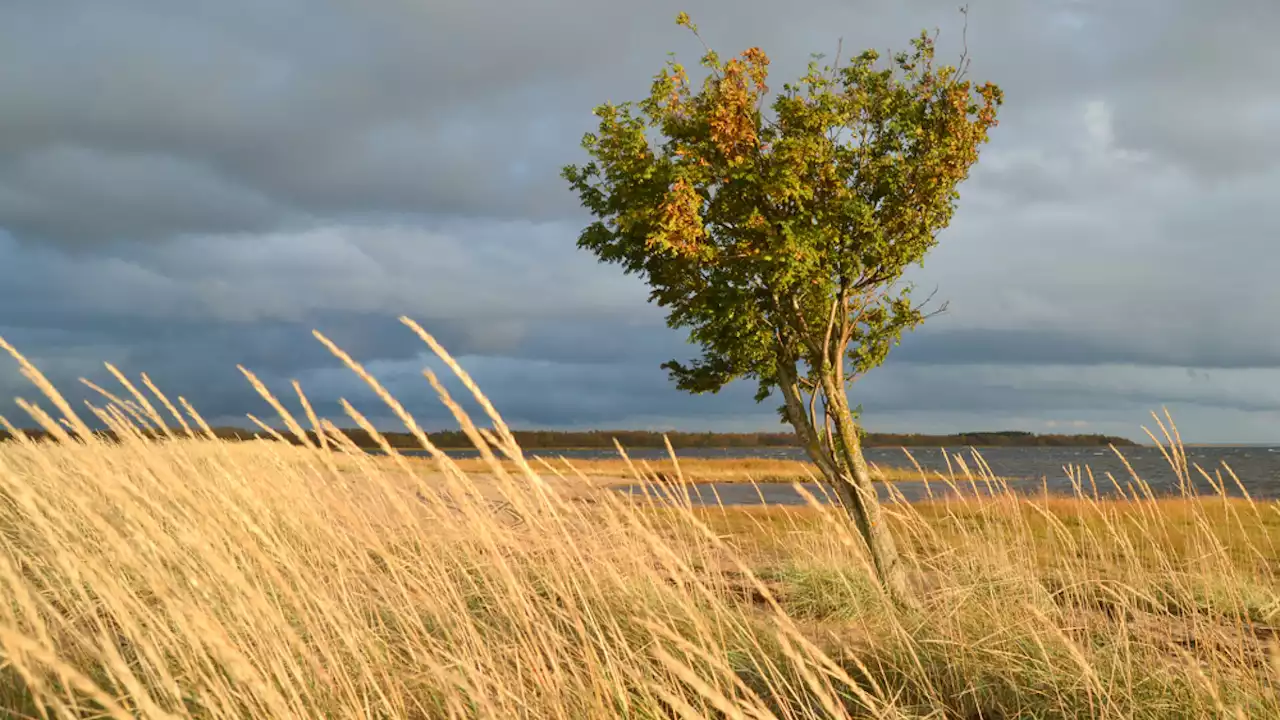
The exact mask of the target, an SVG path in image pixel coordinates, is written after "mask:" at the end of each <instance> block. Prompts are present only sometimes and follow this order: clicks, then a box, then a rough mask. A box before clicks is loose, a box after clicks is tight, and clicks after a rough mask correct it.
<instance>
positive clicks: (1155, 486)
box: [450, 447, 1280, 505]
mask: <svg viewBox="0 0 1280 720" xmlns="http://www.w3.org/2000/svg"><path fill="white" fill-rule="evenodd" d="M978 452H979V453H980V455H981V456H982V459H983V460H984V461H985V462H986V464H987V465H988V466H990V468H991V472H992V473H994V474H995V475H997V476H1000V477H1003V478H1008V479H1009V481H1010V482H1009V486H1010V488H1011V489H1013V490H1015V491H1018V492H1041V491H1042V489H1043V488H1045V487H1047V488H1048V490H1049V492H1051V493H1071V492H1073V487H1072V483H1071V481H1070V479H1069V476H1068V474H1067V471H1066V470H1065V469H1064V468H1066V467H1069V466H1070V467H1077V468H1081V470H1083V468H1084V467H1086V466H1087V467H1088V468H1090V469H1091V470H1092V471H1093V476H1094V481H1095V482H1096V484H1097V490H1098V494H1099V495H1106V496H1114V495H1115V494H1116V490H1115V486H1114V485H1113V484H1112V482H1111V480H1110V479H1108V474H1110V476H1111V477H1114V478H1115V480H1116V481H1117V482H1118V483H1119V484H1120V485H1121V486H1122V487H1123V486H1125V485H1126V483H1127V482H1129V481H1130V480H1131V478H1132V474H1131V473H1130V472H1129V471H1128V470H1127V469H1126V468H1125V466H1124V463H1123V462H1122V461H1121V460H1120V458H1118V457H1117V456H1116V454H1115V453H1114V452H1113V451H1112V450H1111V449H1110V448H1105V447H1001V448H983V449H981V450H979V451H978ZM1121 452H1122V453H1123V454H1124V458H1125V460H1126V461H1128V463H1129V465H1130V466H1131V467H1132V468H1133V471H1134V472H1135V473H1136V474H1137V475H1138V476H1139V477H1141V478H1142V479H1143V480H1144V481H1145V482H1146V483H1147V484H1148V485H1150V486H1151V489H1152V491H1153V492H1154V493H1155V494H1157V495H1176V494H1178V492H1179V489H1178V481H1177V476H1176V475H1175V474H1174V472H1173V469H1172V468H1171V467H1170V465H1169V463H1168V461H1167V460H1165V458H1164V455H1163V454H1162V452H1161V450H1160V448H1156V447H1131V448H1122V449H1121ZM450 454H456V455H457V456H459V457H463V456H468V455H470V456H474V455H475V452H474V451H470V452H466V451H461V452H457V453H453V452H451V453H450ZM527 454H529V455H542V456H544V457H547V458H548V459H550V458H555V457H565V458H568V459H570V460H573V459H584V460H590V459H604V458H616V457H617V453H616V452H613V451H607V450H603V449H601V450H542V451H540V450H530V451H528V453H527ZM627 454H628V455H629V456H630V457H631V458H632V459H636V460H661V459H665V458H666V457H667V454H666V451H665V450H662V449H659V448H635V449H631V450H628V451H627ZM911 454H912V457H914V458H915V460H916V462H917V463H919V464H920V466H921V467H922V468H924V469H925V470H927V471H930V472H931V477H934V476H933V475H932V471H942V472H944V473H946V472H947V458H948V457H950V458H951V462H952V466H953V467H955V468H956V469H957V473H956V474H957V475H962V473H960V472H959V466H958V464H957V462H956V458H957V456H958V457H960V458H963V459H964V461H965V462H966V463H967V464H968V465H969V467H971V468H972V467H976V465H975V463H974V462H973V455H972V451H970V450H967V449H963V448H948V449H947V450H946V451H945V452H944V451H943V450H939V449H924V448H919V449H914V450H912V451H911ZM1186 455H1187V461H1188V463H1190V464H1191V466H1192V475H1193V480H1194V481H1195V482H1194V483H1193V484H1194V489H1195V491H1196V492H1199V493H1210V492H1213V486H1212V485H1211V484H1210V483H1208V482H1207V481H1206V480H1205V479H1204V477H1203V476H1201V475H1200V474H1199V473H1198V472H1196V471H1195V466H1196V465H1199V466H1200V467H1202V468H1204V470H1205V471H1206V472H1208V473H1209V474H1210V475H1213V474H1214V472H1215V471H1222V476H1223V478H1224V479H1225V480H1226V484H1227V492H1228V494H1230V495H1233V496H1239V495H1240V494H1241V493H1240V490H1239V488H1237V487H1236V485H1235V482H1234V481H1233V480H1231V479H1230V476H1229V475H1227V473H1226V472H1225V470H1223V466H1224V463H1225V464H1226V465H1227V466H1229V467H1230V468H1231V470H1233V471H1234V472H1235V474H1236V475H1237V476H1238V477H1239V478H1240V482H1241V483H1242V484H1243V485H1244V487H1245V489H1246V490H1248V492H1249V494H1250V495H1251V496H1252V497H1254V498H1255V499H1265V500H1275V499H1280V447H1188V448H1186ZM677 456H679V457H688V458H773V459H792V460H804V459H805V456H804V451H802V450H800V449H799V448H690V449H688V450H679V451H677ZM866 456H867V460H868V461H870V462H873V463H876V464H878V465H882V466H886V467H911V461H910V460H909V459H908V458H907V456H906V455H905V454H904V453H903V451H902V450H901V449H900V448H867V449H866ZM1080 477H1082V478H1083V481H1084V489H1085V491H1086V492H1089V493H1092V492H1093V487H1092V486H1091V485H1090V484H1089V481H1088V476H1087V475H1084V474H1083V472H1082V473H1081V476H1080ZM966 485H967V484H966ZM893 487H894V490H895V491H897V492H900V493H901V494H902V495H903V496H905V498H906V499H907V500H908V501H916V500H920V499H923V498H925V497H927V496H928V494H929V490H932V492H933V493H934V494H935V495H937V494H939V493H945V492H948V489H947V487H946V485H945V484H943V483H941V482H937V481H934V482H931V483H930V487H929V488H926V487H925V484H924V483H923V482H916V481H908V482H899V483H894V485H893ZM760 488H761V492H762V493H763V495H764V500H765V501H766V502H767V503H769V504H771V505H772V504H777V505H796V504H804V503H805V500H804V499H803V497H802V496H801V495H799V494H798V493H796V491H795V490H794V489H793V488H792V487H791V486H790V485H788V484H782V483H770V484H765V485H761V486H760ZM808 489H809V491H810V492H812V493H813V494H814V495H815V496H816V497H818V498H819V499H822V498H823V497H824V492H823V490H822V488H821V487H820V486H817V485H812V486H809V487H808ZM963 489H964V491H965V493H966V494H972V493H973V492H974V488H972V487H967V486H966V487H965V488H963ZM622 490H623V491H624V492H632V493H637V492H642V490H641V489H640V488H638V487H631V488H623V489H622ZM879 490H880V494H881V498H882V499H887V498H888V497H889V489H888V487H884V486H882V487H880V488H879ZM977 491H978V492H985V488H984V487H981V486H979V487H978V488H977ZM690 492H691V494H692V496H693V497H692V499H693V501H694V502H695V503H699V502H700V503H708V504H714V503H715V502H716V497H715V495H716V493H718V494H719V496H720V500H721V501H722V502H724V503H726V504H734V505H739V504H747V505H751V504H759V503H760V496H759V495H758V494H757V491H756V489H755V488H754V487H751V486H750V485H740V484H731V483H717V484H712V485H700V486H697V487H695V488H693V489H692V490H690Z"/></svg>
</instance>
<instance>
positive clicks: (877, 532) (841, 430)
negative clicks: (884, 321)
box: [824, 381, 915, 606]
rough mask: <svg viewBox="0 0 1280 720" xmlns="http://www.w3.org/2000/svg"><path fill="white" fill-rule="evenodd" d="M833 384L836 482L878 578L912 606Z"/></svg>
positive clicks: (848, 414) (844, 404)
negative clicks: (841, 470)
mask: <svg viewBox="0 0 1280 720" xmlns="http://www.w3.org/2000/svg"><path fill="white" fill-rule="evenodd" d="M833 385H834V382H830V381H828V383H827V385H826V387H825V388H824V390H826V391H827V401H828V402H829V403H831V404H832V407H833V409H834V410H835V412H834V413H832V415H833V419H834V421H835V425H836V433H837V435H838V437H839V442H838V443H836V445H837V448H838V449H839V452H840V455H841V457H840V458H839V460H840V462H839V464H840V465H841V466H843V468H844V469H845V470H846V473H845V474H844V476H843V477H841V478H840V479H841V481H842V482H840V483H839V485H841V486H844V487H845V488H846V494H847V495H848V496H849V500H852V501H853V507H854V508H855V510H854V514H855V517H854V520H855V521H856V522H857V523H858V529H859V530H860V531H861V532H862V537H863V539H864V540H866V543H867V549H868V550H869V551H870V553H871V559H872V561H873V562H875V565H876V572H877V573H879V575H880V580H881V581H882V582H883V583H884V584H885V589H886V590H888V591H889V595H890V596H891V597H893V599H894V600H895V601H896V602H898V603H901V604H904V605H909V606H914V605H915V593H913V592H912V589H911V584H910V582H909V581H908V578H907V569H906V566H904V565H903V564H902V557H901V556H900V555H899V554H898V545H897V543H896V542H895V541H894V538H893V533H891V532H890V531H889V526H888V525H887V524H886V523H885V522H884V513H883V512H882V511H881V508H880V501H879V499H878V498H877V496H876V488H875V485H874V484H873V482H872V480H871V469H870V468H869V467H868V466H867V459H866V457H865V456H864V455H863V454H862V440H861V438H859V437H858V428H857V425H856V424H855V423H854V421H853V414H852V411H851V410H850V409H849V400H848V398H847V397H846V396H845V394H844V393H843V392H832V391H838V390H843V388H842V387H839V388H837V387H832V386H833ZM841 500H842V501H846V498H845V497H844V496H842V497H841Z"/></svg>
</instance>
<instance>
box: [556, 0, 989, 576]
mask: <svg viewBox="0 0 1280 720" xmlns="http://www.w3.org/2000/svg"><path fill="white" fill-rule="evenodd" d="M677 23H678V24H679V25H682V26H684V27H686V28H688V29H689V30H690V31H692V32H693V33H694V35H695V36H697V37H698V38H699V39H701V36H700V35H698V30H697V28H696V26H694V25H693V24H692V23H691V22H690V21H689V17H688V16H687V15H686V14H684V13H681V14H680V15H679V16H678V17H677ZM934 41H935V37H931V36H930V35H929V34H928V33H921V35H920V36H919V37H917V38H915V39H914V40H913V41H912V43H911V48H912V49H911V51H909V52H902V53H897V54H894V55H893V56H892V57H891V58H890V61H889V62H888V63H884V66H883V67H882V66H881V65H880V55H879V54H878V53H876V52H875V51H871V50H868V51H866V52H863V53H862V54H861V55H858V56H857V57H855V58H853V59H852V60H851V61H849V62H848V63H847V64H845V65H841V64H840V62H839V58H838V57H837V59H836V61H835V62H834V64H831V65H824V66H821V67H819V64H818V63H819V62H820V60H821V57H815V58H814V60H813V61H812V62H810V64H809V67H808V71H807V73H806V74H805V75H804V76H803V77H801V78H800V79H799V81H798V82H796V83H794V84H786V85H784V86H783V90H782V92H781V93H778V94H776V96H775V97H774V99H773V100H772V103H771V104H769V105H767V106H766V103H765V99H766V97H767V95H768V92H769V89H768V86H767V85H766V80H767V77H768V67H769V58H768V57H767V56H766V55H765V53H764V52H763V51H762V50H760V49H759V48H754V47H753V48H750V49H748V50H746V51H744V52H742V53H741V54H740V55H738V56H736V57H734V58H732V59H730V60H728V61H722V60H721V59H720V57H719V56H718V55H717V54H716V53H715V51H713V50H711V49H709V48H707V50H706V54H705V55H704V56H703V58H702V65H703V67H704V68H706V79H705V80H704V81H702V82H701V83H700V87H699V88H697V89H695V87H694V84H693V83H692V82H691V81H690V79H689V75H688V73H687V72H686V70H685V68H684V67H683V66H681V65H680V64H679V63H677V62H676V61H675V60H674V58H672V59H671V60H669V61H668V63H667V65H666V67H665V68H664V69H663V71H662V72H661V73H659V74H658V75H657V76H656V77H655V79H654V81H653V84H652V87H651V88H650V91H649V96H648V97H647V98H645V99H644V100H642V101H639V102H634V103H633V102H628V103H623V104H620V105H615V104H611V103H610V104H604V105H601V106H599V107H597V108H596V110H595V114H596V116H598V117H599V118H600V121H599V129H598V131H597V132H595V133H588V134H586V135H585V136H584V138H583V143H582V144H583V147H584V149H586V150H587V152H588V153H589V154H590V156H591V158H592V159H591V161H590V162H588V163H586V164H585V165H581V166H578V165H569V166H567V167H565V168H564V170H563V173H562V175H563V177H564V178H565V180H567V181H568V182H569V184H570V185H571V186H572V188H573V189H574V190H575V191H576V192H577V193H578V195H579V198H580V200H581V202H582V204H583V206H584V207H585V208H587V209H588V210H589V211H590V212H591V213H592V214H593V215H594V216H595V218H596V220H595V221H594V222H592V223H591V224H590V225H588V226H587V227H586V228H585V229H584V230H583V231H582V233H581V236H580V237H579V239H578V245H579V247H581V248H584V249H587V250H590V251H591V252H592V253H594V254H595V255H596V257H597V258H598V259H599V260H600V261H602V262H606V263H616V264H619V265H621V266H622V267H623V269H624V272H626V273H627V274H637V275H640V276H641V277H643V278H644V279H645V280H646V281H647V283H648V284H649V286H650V288H651V290H652V292H651V293H650V301H651V302H655V303H657V304H658V305H659V306H661V307H664V308H667V309H668V315H667V323H668V325H669V326H671V327H673V328H683V329H687V330H688V332H689V337H690V340H691V341H692V342H694V343H695V344H697V345H699V346H701V350H702V354H701V357H700V358H698V359H697V360H695V361H693V362H691V363H688V364H685V363H680V362H676V361H672V362H669V363H666V364H664V365H663V367H664V368H665V369H667V370H669V372H670V374H671V377H672V378H673V379H674V380H675V381H676V383H677V386H678V387H679V388H681V389H683V390H685V391H688V392H692V393H705V392H711V393H714V392H717V391H719V390H720V388H722V387H724V386H725V385H726V384H727V383H729V382H731V381H733V380H735V379H738V378H752V379H754V380H755V381H756V382H757V383H758V386H759V390H758V392H757V395H756V399H757V401H758V402H759V401H763V400H765V399H766V398H768V397H769V396H770V395H771V394H772V393H773V391H775V390H778V391H780V392H781V394H782V398H783V400H784V405H783V406H782V408H781V409H780V414H781V416H782V418H783V421H784V422H787V423H790V424H791V425H792V426H793V427H794V428H795V430H796V433H797V436H798V437H799V439H800V441H801V443H802V444H803V446H804V448H805V450H806V452H807V454H808V455H809V457H810V458H811V459H812V460H813V462H814V463H815V464H816V465H817V466H818V468H820V469H821V472H822V474H823V476H824V479H825V480H826V481H827V482H828V483H829V484H830V485H831V486H832V487H833V489H834V490H835V492H836V494H837V497H839V498H840V500H841V502H842V504H843V506H844V508H845V510H846V512H847V513H848V514H849V516H850V518H851V520H852V521H853V522H854V524H855V525H856V527H857V530H858V532H859V534H860V535H861V537H862V538H863V539H864V540H865V542H866V545H867V548H868V550H869V552H870V555H871V557H872V559H873V561H874V564H875V568H876V571H877V573H878V574H879V576H880V579H881V580H882V581H883V583H884V584H885V586H886V587H887V589H888V590H889V592H890V593H891V594H892V595H893V596H894V597H895V598H898V599H899V600H909V598H910V597H911V591H910V588H909V584H908V582H907V577H906V573H905V569H904V568H903V567H902V565H901V563H900V562H899V559H898V553H897V551H896V548H895V545H894V541H893V537H892V535H891V533H890V532H889V531H888V529H887V528H886V526H885V524H884V523H883V522H881V511H880V507H879V504H878V503H877V501H876V494H875V489H874V487H873V486H872V483H871V477H870V474H869V472H868V468H867V463H866V460H865V459H864V458H863V455H862V448H861V440H860V435H859V433H860V430H859V427H858V424H857V420H856V413H855V411H854V410H853V409H851V407H850V405H849V399H848V387H849V385H850V384H851V383H852V382H853V381H854V380H855V379H857V378H858V377H860V376H861V375H862V374H863V373H865V372H866V371H867V370H869V369H871V368H874V367H876V366H877V365H879V364H881V363H882V362H883V361H884V359H885V357H886V355H887V354H888V352H889V349H890V348H891V347H892V346H894V345H896V344H897V343H898V342H899V340H900V339H901V337H902V334H903V332H904V331H906V330H908V329H911V328H914V327H916V326H917V325H919V324H920V323H921V322H923V320H924V319H925V317H926V314H925V312H924V307H923V305H919V304H914V303H913V302H912V299H911V289H912V288H911V286H910V284H908V283H904V282H903V281H902V276H903V273H904V271H906V270H907V268H908V267H910V266H912V265H915V264H918V263H920V262H921V261H922V260H923V258H924V256H925V254H926V253H927V252H928V251H929V250H930V249H931V248H932V247H934V245H935V244H936V243H937V236H938V233H939V231H941V230H942V229H943V228H945V227H946V226H947V225H948V223H949V222H950V219H951V216H952V214H953V213H954V211H955V206H956V201H957V200H958V198H959V194H958V191H957V188H958V186H959V185H960V183H961V182H962V181H963V180H964V179H965V178H966V177H967V176H968V173H969V169H970V167H971V166H972V165H973V164H974V163H975V162H976V161H977V158H978V148H979V146H980V145H981V144H982V143H984V142H986V140H987V134H988V131H989V130H990V128H992V127H993V126H994V125H995V124H996V111H997V108H998V107H999V106H1000V104H1001V102H1002V100H1003V96H1002V93H1001V91H1000V89H999V88H998V87H996V86H995V85H992V84H990V83H988V84H984V85H980V86H979V85H976V84H974V83H972V82H971V81H969V80H968V79H966V77H965V76H966V74H967V72H966V71H967V64H968V63H967V59H966V58H965V56H963V55H962V56H961V58H960V62H959V63H958V67H957V66H947V65H940V64H937V63H935V61H934V54H935V52H934V48H935V42H934ZM704 47H706V46H705V43H704Z"/></svg>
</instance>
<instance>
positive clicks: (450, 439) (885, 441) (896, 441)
mask: <svg viewBox="0 0 1280 720" xmlns="http://www.w3.org/2000/svg"><path fill="white" fill-rule="evenodd" d="M24 432H25V433H27V435H28V436H30V437H32V438H35V439H47V438H48V437H49V435H48V433H46V432H45V431H43V430H25V431H24ZM175 432H178V433H180V432H181V431H180V430H176V431H175ZM213 432H214V434H215V435H216V436H217V437H218V439H220V440H226V441H238V440H252V439H253V438H255V437H258V436H260V435H262V433H261V432H258V431H251V430H246V429H243V428H233V427H219V428H214V430H213ZM344 432H345V433H346V434H347V436H348V437H350V438H351V440H352V441H353V442H354V443H355V444H356V445H358V446H359V447H363V448H376V447H378V443H377V441H375V440H374V439H373V438H372V437H371V436H370V435H369V434H368V433H367V432H365V431H364V430H360V429H358V428H347V429H345V430H344ZM147 434H148V435H154V433H147ZM513 434H514V435H515V438H516V441H517V442H519V443H520V447H522V448H525V449H527V450H534V449H538V450H547V449H557V450H564V449H571V448H584V449H593V448H602V449H611V448H613V443H614V440H615V439H617V441H618V442H620V443H622V446H623V447H628V448H653V447H663V435H664V434H665V435H666V437H667V438H669V439H670V440H671V445H672V447H674V448H677V449H689V448H762V447H797V446H798V443H797V441H796V436H795V434H794V433H787V432H779V433H766V432H759V433H713V432H667V433H662V432H655V431H649V430H589V431H576V432H575V431H562V430H515V431H513ZM99 435H100V437H102V438H104V439H114V436H113V434H112V433H111V432H110V431H103V432H101V433H99ZM281 435H282V436H283V437H285V438H286V439H287V440H289V441H290V442H292V443H295V444H297V440H296V438H294V437H293V436H292V435H290V434H289V433H287V432H282V433H281ZM308 435H309V436H310V437H311V439H312V441H315V440H316V436H315V434H314V433H308ZM382 435H383V437H384V438H386V440H387V442H388V443H390V444H391V446H392V447H394V448H399V449H408V448H418V447H419V445H418V441H417V440H416V439H415V438H414V437H413V435H411V434H409V433H407V432H386V433H383V434H382ZM427 435H428V437H429V438H430V439H431V442H433V443H435V445H436V446H437V447H440V448H444V449H455V450H456V449H467V448H471V447H472V444H471V441H470V440H468V439H467V436H466V435H465V434H463V433H462V432H461V431H459V430H444V431H439V432H432V433H427ZM11 439H12V437H11V436H10V434H9V433H8V432H7V431H4V430H0V442H2V441H6V440H11ZM863 442H864V444H865V445H866V446H867V447H955V446H961V447H970V446H972V447H1081V446H1084V447H1095V446H1101V447H1105V446H1107V445H1115V446H1118V447H1119V446H1126V447H1127V446H1133V445H1135V444H1136V443H1134V442H1133V441H1132V440H1129V439H1127V438H1122V437H1113V436H1110V435H1099V434H1088V435H1085V434H1077V435H1038V434H1035V433H1030V432H1022V431H1016V430H1007V431H1002V432H969V433H958V434H954V435H920V434H915V433H911V434H901V433H867V434H866V435H865V436H864V441H863Z"/></svg>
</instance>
